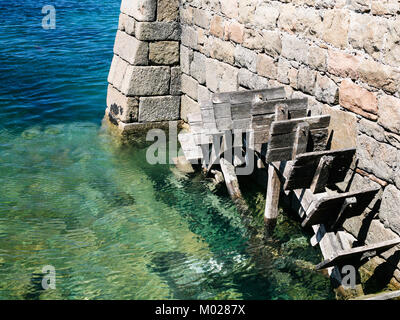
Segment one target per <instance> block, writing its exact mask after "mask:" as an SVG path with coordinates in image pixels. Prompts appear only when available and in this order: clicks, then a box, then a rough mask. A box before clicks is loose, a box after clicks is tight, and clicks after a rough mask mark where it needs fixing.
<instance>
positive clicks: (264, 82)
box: [238, 68, 269, 90]
mask: <svg viewBox="0 0 400 320" xmlns="http://www.w3.org/2000/svg"><path fill="white" fill-rule="evenodd" d="M238 82H239V85H240V86H242V87H245V88H248V89H250V90H256V89H266V88H268V87H269V85H268V79H267V78H263V77H260V76H259V75H257V74H255V73H253V72H250V71H249V70H247V69H244V68H242V69H240V70H239V73H238Z"/></svg>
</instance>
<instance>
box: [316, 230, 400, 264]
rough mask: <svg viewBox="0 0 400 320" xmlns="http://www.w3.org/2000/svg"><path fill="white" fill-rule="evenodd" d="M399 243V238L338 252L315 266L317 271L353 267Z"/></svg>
mask: <svg viewBox="0 0 400 320" xmlns="http://www.w3.org/2000/svg"><path fill="white" fill-rule="evenodd" d="M399 243H400V238H398V239H393V240H388V241H383V242H380V243H375V244H372V245H367V246H363V247H356V248H352V249H347V250H340V251H337V252H336V253H334V254H333V255H332V256H331V257H330V258H328V259H326V260H324V261H323V262H321V263H319V264H318V265H317V266H316V269H317V270H321V269H325V268H329V267H332V266H344V265H354V264H359V263H361V262H362V261H363V260H364V259H366V258H371V257H374V256H376V255H378V254H380V253H382V252H385V251H387V250H389V249H390V248H393V247H394V246H396V245H398V244H399Z"/></svg>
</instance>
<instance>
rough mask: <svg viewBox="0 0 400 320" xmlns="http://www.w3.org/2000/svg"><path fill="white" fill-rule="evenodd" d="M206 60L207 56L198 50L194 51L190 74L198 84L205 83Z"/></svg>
mask: <svg viewBox="0 0 400 320" xmlns="http://www.w3.org/2000/svg"><path fill="white" fill-rule="evenodd" d="M206 60H207V57H206V56H205V55H203V54H201V53H199V52H194V55H193V61H192V62H191V64H190V75H191V76H192V77H193V78H195V79H196V80H197V81H198V82H199V83H200V84H205V83H206V68H205V65H206Z"/></svg>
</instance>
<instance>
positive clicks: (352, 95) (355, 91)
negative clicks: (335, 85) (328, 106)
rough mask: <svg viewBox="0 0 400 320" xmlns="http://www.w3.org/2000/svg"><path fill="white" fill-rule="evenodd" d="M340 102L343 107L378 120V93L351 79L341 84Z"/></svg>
mask: <svg viewBox="0 0 400 320" xmlns="http://www.w3.org/2000/svg"><path fill="white" fill-rule="evenodd" d="M339 103H340V105H341V106H342V107H344V108H346V109H348V110H350V111H352V112H355V113H358V114H360V115H362V116H364V117H366V118H368V119H371V120H376V119H377V116H376V114H377V113H378V100H377V98H376V94H375V93H373V92H369V91H368V90H366V89H364V88H361V87H360V86H358V85H356V84H355V83H354V82H352V81H351V80H349V79H345V80H343V81H342V83H341V84H340V89H339Z"/></svg>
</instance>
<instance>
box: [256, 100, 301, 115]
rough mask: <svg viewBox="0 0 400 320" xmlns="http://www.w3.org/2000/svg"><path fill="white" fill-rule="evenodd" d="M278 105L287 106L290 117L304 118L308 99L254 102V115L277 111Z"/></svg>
mask: <svg viewBox="0 0 400 320" xmlns="http://www.w3.org/2000/svg"><path fill="white" fill-rule="evenodd" d="M277 106H285V107H286V108H287V109H288V111H289V114H288V119H294V118H304V117H306V116H307V107H308V99H307V98H305V99H287V100H275V101H262V102H257V103H254V104H253V108H252V109H251V114H252V115H263V114H272V113H275V108H276V107H277Z"/></svg>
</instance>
